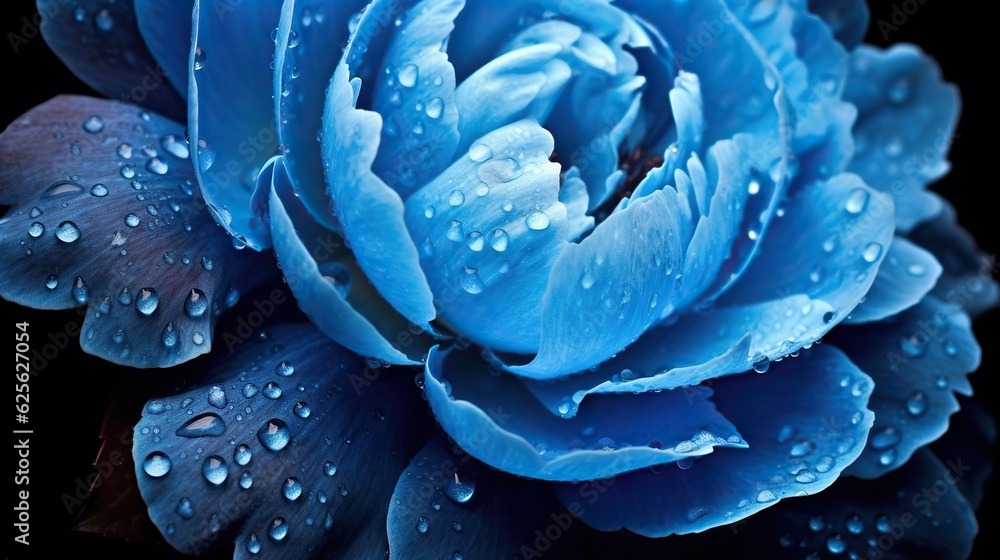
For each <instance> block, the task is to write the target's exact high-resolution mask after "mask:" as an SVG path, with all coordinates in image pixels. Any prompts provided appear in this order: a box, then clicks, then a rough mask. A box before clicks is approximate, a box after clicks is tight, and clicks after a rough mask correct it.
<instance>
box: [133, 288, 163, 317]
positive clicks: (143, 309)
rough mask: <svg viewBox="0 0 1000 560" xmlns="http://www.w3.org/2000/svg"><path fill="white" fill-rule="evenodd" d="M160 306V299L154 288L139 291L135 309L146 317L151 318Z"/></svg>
mask: <svg viewBox="0 0 1000 560" xmlns="http://www.w3.org/2000/svg"><path fill="white" fill-rule="evenodd" d="M159 305H160V297H159V296H158V295H156V290H154V289H153V288H143V289H141V290H139V294H138V297H137V298H135V308H136V309H137V310H138V311H139V313H142V314H143V315H145V316H147V317H148V316H150V315H152V314H153V312H154V311H156V308H157V307H158V306H159Z"/></svg>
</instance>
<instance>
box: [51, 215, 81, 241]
mask: <svg viewBox="0 0 1000 560" xmlns="http://www.w3.org/2000/svg"><path fill="white" fill-rule="evenodd" d="M56 239H58V240H59V241H62V242H63V243H72V242H74V241H76V240H77V239H80V228H78V227H77V226H76V224H74V223H73V222H71V221H69V220H67V221H65V222H62V223H61V224H59V227H57V228H56Z"/></svg>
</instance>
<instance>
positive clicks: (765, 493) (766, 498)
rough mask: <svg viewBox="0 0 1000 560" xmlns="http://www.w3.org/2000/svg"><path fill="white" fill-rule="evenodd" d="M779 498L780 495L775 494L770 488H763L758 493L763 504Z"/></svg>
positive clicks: (758, 497)
mask: <svg viewBox="0 0 1000 560" xmlns="http://www.w3.org/2000/svg"><path fill="white" fill-rule="evenodd" d="M777 499H778V497H777V496H775V495H774V492H771V491H770V490H761V491H760V493H759V494H757V501H758V502H760V503H762V504H763V503H767V502H773V501H774V500H777Z"/></svg>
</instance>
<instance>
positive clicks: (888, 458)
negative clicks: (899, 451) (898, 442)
mask: <svg viewBox="0 0 1000 560" xmlns="http://www.w3.org/2000/svg"><path fill="white" fill-rule="evenodd" d="M878 462H879V463H880V464H881V465H882V466H885V467H888V466H889V465H892V464H893V463H895V462H896V450H895V449H889V450H888V451H885V452H884V453H882V454H881V455H879V457H878Z"/></svg>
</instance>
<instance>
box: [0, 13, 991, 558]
mask: <svg viewBox="0 0 1000 560" xmlns="http://www.w3.org/2000/svg"><path fill="white" fill-rule="evenodd" d="M910 2H911V3H913V4H917V2H916V0H910ZM894 3H895V4H898V5H902V3H903V2H902V1H901V0H900V1H898V2H891V1H887V0H873V1H871V2H869V4H870V6H871V7H872V22H873V24H872V28H871V30H870V32H869V35H868V38H867V42H869V43H873V44H875V45H878V46H883V47H884V46H889V45H892V44H895V43H899V42H912V43H916V44H918V45H920V46H921V47H922V48H923V49H924V50H925V51H927V52H928V53H930V54H931V55H933V56H934V57H935V58H936V59H937V60H938V61H939V63H940V65H941V67H942V69H943V73H944V76H945V79H946V80H948V81H950V82H953V83H956V84H958V86H959V87H960V88H961V91H962V99H963V113H962V120H961V121H960V123H959V127H958V131H957V134H958V136H957V138H956V140H955V142H954V145H953V147H952V151H951V156H950V159H951V161H952V164H953V170H952V172H951V173H950V174H949V175H948V176H947V177H946V178H945V179H943V180H942V181H940V182H938V183H937V184H936V185H934V187H933V188H934V190H936V191H937V192H939V193H940V194H941V195H942V196H944V197H945V198H946V199H948V200H950V201H951V202H952V203H953V204H954V205H955V206H956V208H957V209H958V216H959V221H960V223H961V224H962V225H963V226H964V227H965V228H966V229H968V230H969V231H970V232H971V233H972V234H973V235H974V236H975V238H976V239H977V240H978V241H979V243H980V246H981V247H982V248H983V250H984V251H986V252H987V253H990V254H994V255H995V254H997V253H998V252H1000V248H998V246H997V237H998V236H997V235H996V230H997V228H996V224H997V220H998V216H997V215H996V214H997V210H998V206H997V204H996V199H997V196H996V190H997V179H996V165H997V161H998V160H997V156H996V153H995V149H996V146H997V144H996V135H997V134H998V128H997V125H998V124H1000V119H998V118H997V117H998V113H1000V100H998V98H997V89H996V87H995V86H994V85H993V84H994V83H995V82H994V79H995V76H994V75H992V74H995V73H996V72H997V71H998V68H997V65H996V59H997V55H998V54H1000V48H998V46H997V45H998V40H1000V33H998V32H997V27H996V19H995V16H994V15H993V12H992V11H990V10H986V9H985V8H984V7H981V6H982V5H980V4H976V3H964V4H961V5H960V4H959V3H957V2H945V1H944V0H926V1H925V2H924V3H923V4H922V5H920V7H919V9H918V10H917V11H916V13H914V14H913V15H911V16H910V17H909V21H907V22H906V23H905V24H904V25H902V26H901V27H900V28H899V29H898V30H896V31H892V32H891V33H890V34H889V37H888V39H885V38H884V37H883V36H882V34H881V33H880V32H879V30H878V29H877V28H876V27H875V22H877V21H878V20H880V19H884V20H889V18H890V17H891V14H892V6H893V4H894ZM959 5H960V6H961V7H956V6H959ZM34 14H35V7H34V2H30V1H25V0H17V1H11V0H6V1H5V2H4V4H3V8H2V16H3V19H2V21H3V24H2V26H0V30H2V31H3V33H4V36H5V37H6V36H7V34H8V33H9V32H16V33H20V29H21V27H22V25H23V21H22V19H21V18H22V17H26V18H28V19H29V20H30V19H31V18H32V17H33V16H34ZM0 52H2V53H3V55H2V56H3V61H4V62H3V67H2V73H0V77H2V78H0V88H2V91H3V92H4V95H3V99H4V101H3V104H2V115H0V126H2V127H5V126H6V124H7V123H9V122H11V121H12V120H13V119H15V118H16V117H17V116H19V115H20V114H22V113H24V112H25V111H27V110H28V109H30V108H31V107H33V106H34V105H36V104H38V103H40V102H42V101H45V100H47V99H49V98H50V97H52V96H54V95H57V94H60V93H85V94H92V95H96V94H95V93H94V92H92V90H90V89H89V88H87V87H86V86H85V85H83V84H82V83H81V82H79V81H78V80H77V79H76V78H75V77H73V76H72V74H70V73H69V72H68V71H67V70H66V69H65V68H64V67H63V66H62V64H61V63H60V62H59V60H58V59H57V58H56V57H55V56H53V55H52V54H51V52H50V51H49V50H48V48H47V46H46V45H45V43H44V41H43V40H42V39H41V38H40V37H35V38H34V39H31V40H30V41H29V42H28V43H27V44H26V45H22V46H21V48H20V52H19V53H17V54H16V55H15V54H13V52H12V49H11V47H10V45H9V42H8V41H7V40H6V39H5V41H4V44H3V45H2V46H0ZM16 164H17V162H0V165H16ZM0 317H2V318H3V320H4V321H5V322H6V323H8V324H9V323H13V321H14V320H18V321H20V320H25V321H31V322H32V331H33V332H36V333H45V332H47V331H49V330H52V331H55V330H59V329H61V327H62V325H64V324H65V323H66V321H67V320H72V319H73V318H75V315H74V314H73V312H65V313H54V312H45V313H40V312H34V311H31V310H28V309H24V308H20V307H17V306H14V305H11V304H9V303H7V302H3V301H0ZM998 327H1000V313H998V312H997V311H996V310H994V311H992V312H990V313H989V314H987V315H986V316H984V317H981V318H980V319H979V320H978V321H977V322H976V323H975V331H976V335H977V337H978V339H979V341H980V344H981V345H982V346H983V354H984V357H983V364H982V367H981V368H980V370H979V372H978V373H977V374H975V375H973V376H972V380H973V385H974V387H975V388H976V392H977V394H978V396H979V398H980V399H982V401H983V402H985V403H986V405H987V406H988V407H989V408H990V410H991V411H992V412H993V414H994V417H997V414H998V413H1000V406H998V404H1000V398H998V397H997V395H996V393H992V394H991V389H992V388H991V386H990V384H988V379H989V378H990V377H992V376H994V375H996V374H997V369H998V359H1000V348H998V347H997V346H998V345H997V341H998V337H997V332H998ZM9 328H10V327H9V326H5V327H4V329H5V331H6V330H8V329H9ZM196 365H197V364H196ZM121 375H123V374H122V372H121V371H120V370H118V369H117V368H116V367H115V366H113V365H111V364H107V363H104V362H101V361H98V360H93V359H90V358H89V357H87V356H84V355H82V353H80V352H79V348H78V345H77V343H76V341H73V342H71V344H70V346H69V348H67V350H65V351H63V352H62V353H61V354H60V355H59V356H58V357H57V358H56V359H55V360H54V362H53V365H50V366H49V368H48V369H47V370H46V372H45V373H44V374H42V375H39V376H37V377H36V378H35V379H33V381H32V385H31V404H32V419H33V420H32V424H33V426H32V427H33V428H35V430H36V433H35V435H34V436H33V438H32V452H31V458H32V463H31V468H32V473H31V480H32V484H31V495H32V501H31V515H32V517H31V519H32V531H31V542H32V543H33V544H32V554H31V557H36V558H37V557H41V556H42V554H41V553H42V551H49V552H51V551H57V550H58V551H63V553H64V554H66V553H68V554H69V556H72V557H76V558H91V557H93V558H98V557H100V558H109V557H110V558H118V557H133V556H138V555H140V554H141V555H142V556H143V557H144V558H148V559H151V558H158V557H174V556H175V553H173V552H172V550H170V549H169V548H168V547H165V546H163V545H161V544H151V543H127V542H124V541H120V540H113V539H108V538H104V537H101V536H98V535H92V534H86V533H80V532H74V531H72V530H71V529H72V527H73V525H74V524H75V523H76V520H75V519H74V517H73V516H71V515H68V514H67V513H66V510H65V509H64V507H63V504H62V502H61V501H60V498H59V497H60V496H61V495H62V494H63V493H66V492H70V493H72V492H73V490H74V488H75V486H76V482H75V481H76V479H77V478H78V477H85V476H86V475H87V474H89V473H90V472H93V467H92V465H91V461H93V460H94V457H95V456H96V454H97V451H98V449H99V448H100V440H99V439H98V433H99V430H100V427H101V423H102V420H103V417H104V414H105V411H106V409H107V407H108V406H109V404H110V403H111V401H112V399H113V397H112V394H111V387H112V386H113V385H114V384H115V383H116V380H118V379H119V377H120V376H121ZM124 375H128V376H137V375H138V376H145V375H147V373H146V372H141V371H140V372H136V371H127V372H124ZM148 375H149V377H150V379H155V378H158V374H156V373H149V374H148ZM159 377H162V376H159ZM998 503H1000V488H998V483H997V477H993V479H992V480H991V481H990V482H989V483H988V486H987V498H986V500H985V501H984V505H983V506H982V507H981V508H980V511H979V512H978V515H979V522H980V534H979V537H978V538H977V541H976V548H975V551H974V553H973V557H986V555H987V551H992V550H993V549H994V548H995V547H996V545H997V542H998V538H997V534H996V529H997V528H998V527H1000V523H998V521H1000V516H998V509H1000V506H998ZM11 546H13V547H15V548H17V547H19V546H20V545H16V544H14V545H11ZM13 552H14V554H15V556H18V550H14V551H13ZM46 556H47V555H46ZM215 556H218V557H221V558H226V557H229V554H228V553H225V552H223V553H221V554H217V555H215ZM990 556H992V555H990Z"/></svg>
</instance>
